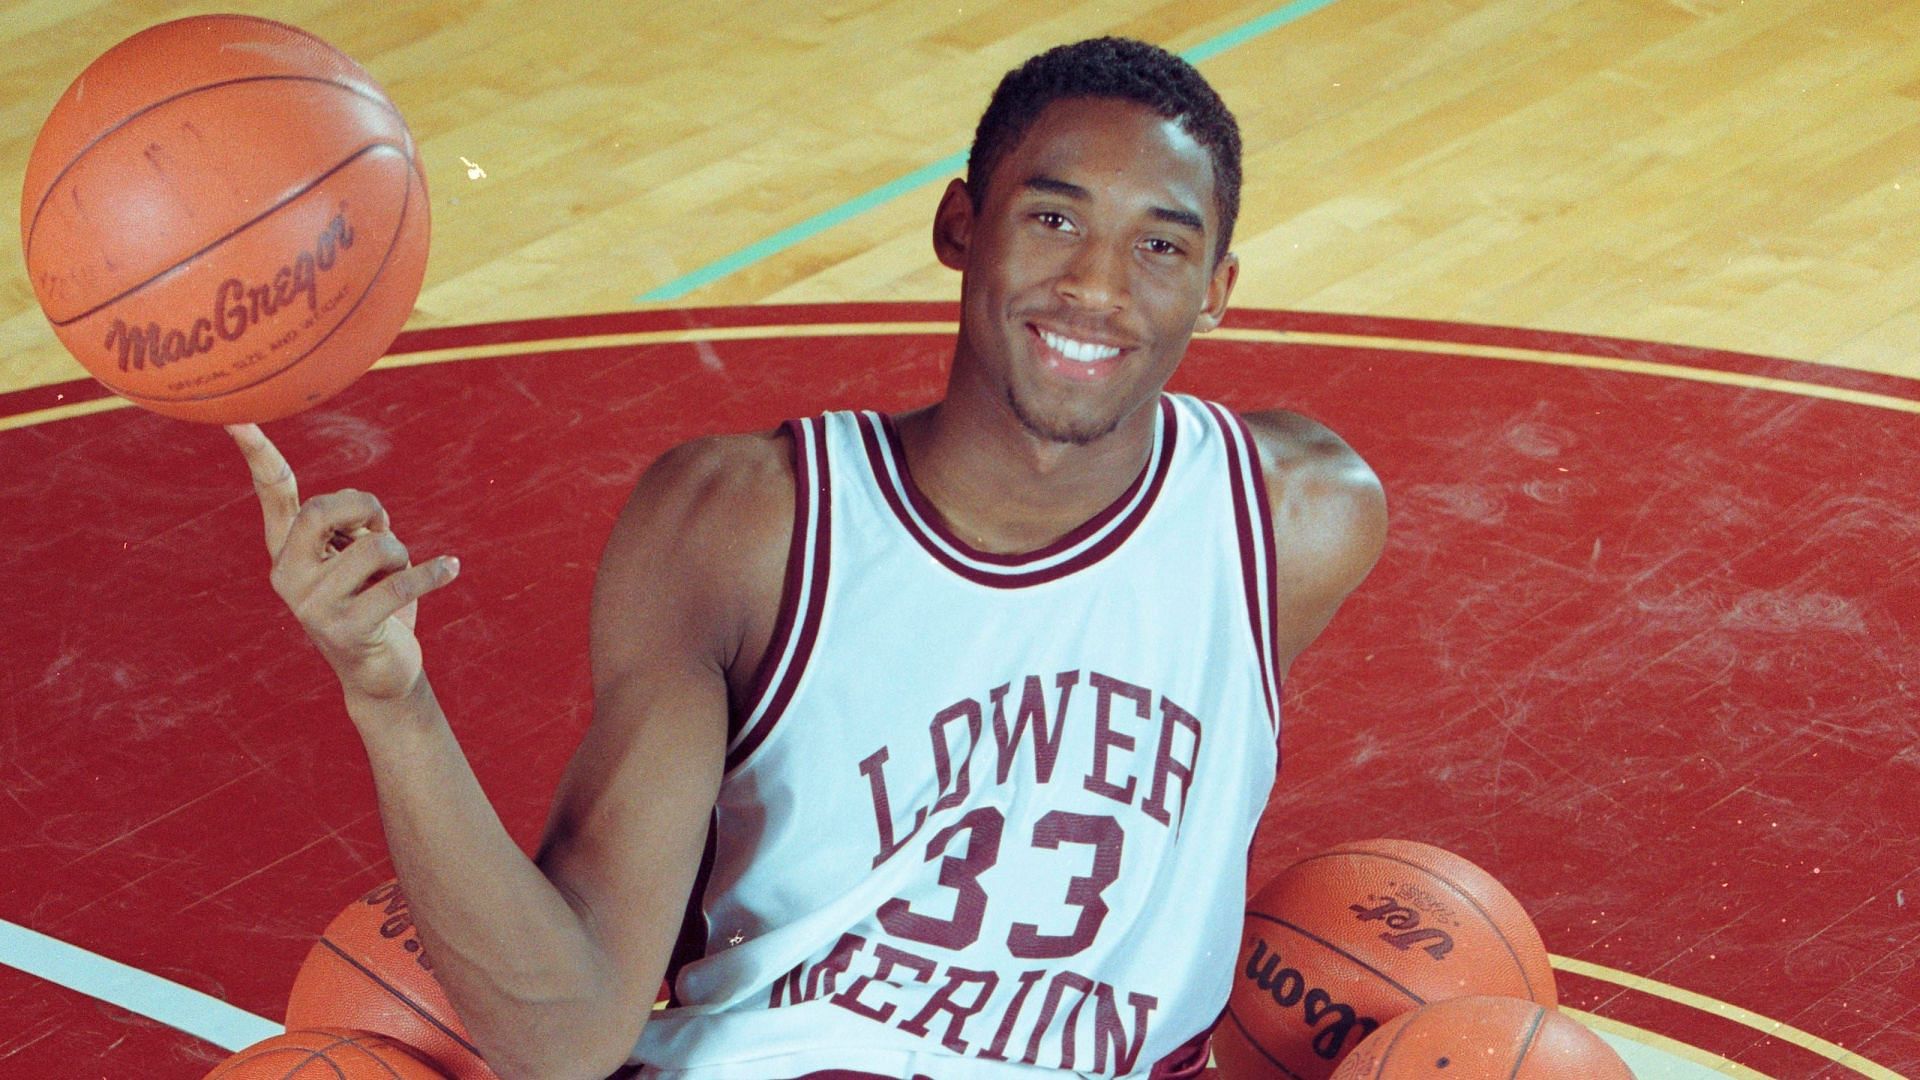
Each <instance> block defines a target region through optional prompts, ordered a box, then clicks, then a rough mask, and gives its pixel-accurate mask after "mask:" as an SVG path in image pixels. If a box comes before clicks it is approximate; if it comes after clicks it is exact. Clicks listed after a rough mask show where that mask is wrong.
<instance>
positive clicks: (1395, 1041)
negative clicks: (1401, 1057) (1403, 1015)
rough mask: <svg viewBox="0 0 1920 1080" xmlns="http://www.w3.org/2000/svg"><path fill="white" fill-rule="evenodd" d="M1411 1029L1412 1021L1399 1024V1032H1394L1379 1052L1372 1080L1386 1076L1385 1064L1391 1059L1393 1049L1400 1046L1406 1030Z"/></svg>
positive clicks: (1378, 1079)
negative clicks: (1378, 1059)
mask: <svg viewBox="0 0 1920 1080" xmlns="http://www.w3.org/2000/svg"><path fill="white" fill-rule="evenodd" d="M1412 1027H1413V1022H1412V1021H1408V1022H1406V1023H1404V1024H1401V1025H1400V1030H1399V1031H1396V1032H1394V1033H1393V1038H1391V1039H1388V1040H1387V1045H1386V1048H1385V1049H1384V1050H1381V1051H1380V1062H1379V1064H1377V1065H1375V1066H1374V1067H1373V1080H1380V1078H1381V1077H1382V1076H1385V1075H1386V1074H1387V1062H1388V1061H1389V1060H1390V1059H1391V1058H1392V1057H1393V1048H1394V1047H1395V1046H1398V1045H1399V1044H1400V1040H1401V1039H1402V1038H1404V1037H1405V1036H1406V1034H1407V1031H1408V1029H1410V1028H1412Z"/></svg>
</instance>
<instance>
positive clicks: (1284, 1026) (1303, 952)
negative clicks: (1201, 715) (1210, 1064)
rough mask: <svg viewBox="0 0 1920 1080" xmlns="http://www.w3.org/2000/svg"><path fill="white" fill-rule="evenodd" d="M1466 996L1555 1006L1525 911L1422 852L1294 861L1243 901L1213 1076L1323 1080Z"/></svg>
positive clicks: (1374, 850)
mask: <svg viewBox="0 0 1920 1080" xmlns="http://www.w3.org/2000/svg"><path fill="white" fill-rule="evenodd" d="M1472 994H1497V995H1504V996H1508V997H1515V998H1523V999H1526V1000H1528V1001H1532V1002H1537V1003H1539V1004H1541V1005H1544V1006H1547V1007H1548V1008H1552V1007H1553V1006H1554V1005H1555V1004H1556V1003H1557V1001H1558V996H1557V994H1556V991H1555V989H1554V984H1553V970H1552V968H1551V967H1550V966H1549V964H1548V961H1547V951H1546V948H1545V946H1544V945H1542V944H1541V941H1540V934H1539V932H1538V931H1537V930H1536V929H1534V926H1533V922H1532V920H1530V919H1528V918H1527V913H1526V912H1525V911H1524V910H1523V909H1522V908H1521V907H1520V904H1519V901H1517V900H1515V899H1514V898H1513V895H1512V894H1511V893H1509V892H1508V891H1507V890H1506V889H1505V888H1504V887H1503V886H1502V885H1501V884H1500V883H1499V882H1498V881H1495V880H1494V879H1493V877H1492V876H1491V875H1489V874H1488V873H1487V872H1486V871H1484V870H1482V869H1480V868H1479V867H1477V866H1475V865H1474V864H1472V863H1471V862H1468V861H1467V860H1466V859H1463V858H1461V857H1460V856H1458V855H1454V854H1452V853H1450V852H1447V851H1443V850H1441V849H1439V848H1436V847H1432V846H1429V845H1427V844H1419V843H1414V842H1411V841H1405V840H1365V841H1360V842H1358V843H1351V844H1343V845H1341V846H1339V847H1335V848H1332V849H1330V850H1327V851H1323V852H1321V853H1319V854H1317V855H1313V856H1310V857H1308V858H1305V859H1302V860H1300V861H1299V862H1297V863H1294V864H1293V865H1292V866H1290V867H1288V868H1287V869H1286V870H1283V871H1281V873H1280V874H1279V876H1277V877H1275V878H1274V879H1273V880H1272V881H1271V882H1269V883H1268V884H1267V886H1266V887H1265V888H1263V889H1261V890H1260V892H1259V893H1258V894H1256V895H1255V896H1254V898H1253V899H1252V900H1251V901H1249V902H1248V904H1247V916H1246V928H1245V932H1244V934H1243V935H1242V938H1241V945H1240V956H1239V962H1238V965H1237V966H1236V967H1235V969H1234V973H1233V990H1232V992H1231V995H1230V996H1229V998H1228V1004H1227V1016H1226V1018H1225V1019H1223V1020H1222V1021H1221V1023H1220V1026H1219V1028H1218V1030H1217V1031H1216V1033H1215V1052H1216V1054H1217V1055H1218V1057H1219V1060H1220V1066H1221V1075H1222V1076H1223V1077H1230V1078H1247V1077H1259V1078H1265V1077H1298V1078H1305V1080H1322V1078H1324V1077H1326V1076H1328V1075H1329V1074H1331V1073H1332V1072H1333V1068H1334V1065H1335V1064H1336V1063H1338V1062H1339V1060H1340V1059H1341V1057H1343V1056H1344V1055H1345V1054H1346V1053H1347V1052H1349V1051H1351V1050H1352V1049H1353V1048H1354V1046H1356V1045H1358V1044H1359V1042H1360V1040H1362V1039H1364V1038H1366V1037H1367V1035H1369V1034H1370V1033H1372V1032H1373V1031H1374V1030H1375V1029H1376V1028H1378V1027H1379V1026H1380V1025H1382V1024H1384V1023H1385V1022H1387V1021H1388V1020H1390V1019H1392V1018H1393V1017H1395V1016H1398V1015H1399V1014H1401V1013H1403V1012H1407V1011H1409V1010H1411V1009H1414V1008H1417V1007H1418V1006H1420V1005H1424V1004H1426V1003H1427V1002H1430V1001H1439V1000H1442V999H1445V998H1454V997H1464V996H1467V995H1472Z"/></svg>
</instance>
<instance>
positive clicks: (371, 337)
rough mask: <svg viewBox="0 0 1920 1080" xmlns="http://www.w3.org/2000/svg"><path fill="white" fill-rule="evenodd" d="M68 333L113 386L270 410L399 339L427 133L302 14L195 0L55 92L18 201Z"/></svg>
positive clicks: (240, 409)
mask: <svg viewBox="0 0 1920 1080" xmlns="http://www.w3.org/2000/svg"><path fill="white" fill-rule="evenodd" d="M20 243H21V248H22V249H23V251H24V252H25V253H26V263H27V274H28V276H29V277H30V278H31V279H32V281H33V291H34V295H35V296H36V297H37V298H38V300H39V302H40V308H41V310H42V311H43V312H45V314H46V316H47V319H48V321H50V322H51V323H52V324H53V329H54V332H55V333H56V334H57V335H59V338H60V340H61V342H62V343H63V344H65V345H66V347H67V350H68V351H69V352H71V353H73V355H74V357H75V358H77V359H78V360H79V361H80V363H81V365H82V366H84V367H85V368H86V369H87V370H88V371H89V372H92V373H93V375H94V377H95V378H97V379H99V380H100V381H101V382H102V383H104V384H106V385H107V387H109V388H110V389H112V390H113V391H114V392H116V393H118V394H120V395H122V396H124V397H126V398H127V399H129V400H131V401H133V402H134V403H136V404H138V405H143V406H145V407H147V408H149V409H152V410H153V411H155V412H158V413H163V414H165V415H167V416H174V417H180V418H183V419H188V420H200V421H206V422H209V423H234V422H242V421H263V420H273V419H278V418H280V417H283V416H288V415H290V414H292V413H296V412H299V411H300V410H302V409H305V408H308V407H310V406H312V405H314V404H317V403H318V402H320V401H323V400H325V399H326V398H328V397H330V396H332V395H333V394H335V393H337V392H338V391H340V390H341V389H343V388H345V387H346V386H347V384H349V383H351V382H352V381H353V380H355V379H356V378H358V377H359V376H360V375H361V374H362V373H363V372H365V371H366V370H367V368H368V367H370V366H372V364H373V362H374V361H375V360H377V359H379V358H380V355H381V354H382V353H383V352H385V351H386V349H387V347H388V346H389V345H391V344H392V343H393V339H394V336H395V335H396V334H397V333H398V332H399V330H400V327H401V324H402V323H404V322H405V321H406V319H407V315H408V314H409V313H410V312H411V311H412V310H413V302H414V299H415V298H416V297H417V296H418V295H419V293H420V282H421V279H422V278H423V277H424V275H425V273H426V262H427V189H426V181H425V180H424V179H423V177H422V174H421V171H420V163H419V160H418V156H417V153H416V151H415V147H414V143H413V137H412V136H411V135H410V134H409V133H408V131H407V126H406V124H405V123H404V122H403V121H402V120H401V118H400V114H399V112H398V111H396V110H395V109H394V107H393V103H392V102H391V101H389V100H388V99H387V96H386V94H385V93H384V92H383V91H382V90H381V89H380V87H379V86H378V85H376V84H375V83H374V81H373V79H372V78H371V77H370V76H368V74H367V73H366V71H364V70H362V68H361V67H360V65H358V64H356V63H354V62H353V60H351V59H349V58H348V57H347V56H346V55H344V54H342V53H341V52H339V51H338V50H336V49H334V48H333V47H332V46H330V45H328V44H326V43H325V42H323V41H321V40H320V39H318V38H316V37H314V36H313V35H311V34H308V33H307V32H305V31H303V30H299V29H296V28H294V27H291V26H287V25H285V24H282V23H277V22H272V21H270V20H267V19H258V18H253V17H251V16H246V15H196V16H193V17H191V18H185V19H180V20H177V21H175V22H169V23H164V24H162V25H159V26H155V27H152V28H150V29H147V30H143V31H141V32H140V33H138V34H135V35H133V36H132V37H130V38H128V39H126V40H125V41H122V42H121V43H120V44H118V45H115V46H114V47H113V48H111V49H109V50H107V52H106V53H105V54H103V55H102V56H101V57H100V58H99V59H97V60H95V61H94V62H93V63H92V64H91V65H89V66H88V67H87V69H86V70H85V71H82V72H81V73H80V76H79V78H77V79H75V80H74V81H73V85H71V86H69V87H68V88H67V91H66V93H65V94H63V95H61V97H60V100H59V101H58V102H57V103H56V104H55V105H54V107H53V112H52V115H50V116H49V117H48V118H47V121H46V124H45V125H44V126H43V127H42V128H41V129H40V135H39V138H38V139H37V140H36V141H35V143H34V146H33V153H32V155H31V157H30V158H29V159H28V162H27V172H26V183H25V186H24V190H23V191H22V194H21V200H20Z"/></svg>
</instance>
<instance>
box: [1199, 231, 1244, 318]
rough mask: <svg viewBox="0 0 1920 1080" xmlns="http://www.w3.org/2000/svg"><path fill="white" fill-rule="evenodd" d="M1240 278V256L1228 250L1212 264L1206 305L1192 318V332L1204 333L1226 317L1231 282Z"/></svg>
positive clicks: (1231, 290)
mask: <svg viewBox="0 0 1920 1080" xmlns="http://www.w3.org/2000/svg"><path fill="white" fill-rule="evenodd" d="M1238 280H1240V256H1238V255H1235V254H1234V253H1233V252H1231V251H1229V252H1227V253H1226V254H1224V255H1222V256H1220V261H1219V262H1217V263H1214V264H1213V276H1212V277H1211V278H1209V279H1207V301H1206V306H1205V307H1203V308H1201V309H1200V314H1199V316H1198V317H1196V318H1195V319H1194V320H1193V332H1194V333H1196V334H1204V333H1206V332H1207V331H1209V330H1212V329H1214V328H1215V327H1217V326H1219V325H1220V322H1221V320H1223V319H1225V318H1226V317H1227V297H1229V296H1232V295H1233V283H1234V282H1236V281H1238Z"/></svg>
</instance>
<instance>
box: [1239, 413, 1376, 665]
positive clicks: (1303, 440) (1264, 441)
mask: <svg viewBox="0 0 1920 1080" xmlns="http://www.w3.org/2000/svg"><path fill="white" fill-rule="evenodd" d="M1244 419H1245V420H1246V422H1247V428H1248V430H1250V431H1252V432H1253V438H1254V442H1255V443H1256V444H1257V445H1258V446H1259V448H1260V457H1261V466H1262V472H1263V473H1264V475H1265V479H1266V482H1267V498H1268V502H1269V504H1270V506H1271V509H1272V512H1273V522H1272V524H1273V535H1274V542H1275V549H1276V551H1277V552H1278V556H1279V562H1278V564H1277V566H1276V568H1275V577H1276V592H1277V596H1278V601H1279V609H1278V610H1277V611H1276V612H1275V623H1276V630H1277V633H1278V644H1279V649H1280V654H1281V659H1282V663H1283V665H1284V664H1290V663H1292V661H1293V658H1294V657H1295V656H1297V655H1298V654H1299V653H1300V651H1301V650H1302V649H1305V648H1306V647H1307V644H1308V643H1309V642H1311V641H1312V640H1313V639H1314V638H1315V637H1316V636H1318V634H1319V633H1320V631H1321V629H1323V628H1324V627H1325V626H1326V625H1327V622H1328V620H1330V619H1332V618H1333V613H1334V611H1335V610H1336V609H1338V608H1339V606H1340V603H1341V601H1343V600H1345V599H1346V597H1347V594H1348V593H1350V592H1352V591H1353V590H1354V589H1355V588H1356V587H1358V586H1359V584H1360V582H1361V581H1363V580H1365V578H1366V576H1367V573H1368V572H1369V571H1370V570H1372V569H1373V564H1374V563H1375V562H1377V561H1378V560H1379V558H1380V553H1381V551H1382V550H1383V549H1384V547H1385V546H1386V539H1387V498H1386V493H1385V492H1384V491H1383V490H1382V488H1381V485H1380V478H1379V477H1378V476H1376V475H1374V471H1373V469H1372V468H1371V467H1370V466H1369V465H1368V464H1367V463H1366V461H1365V460H1364V459H1363V458H1361V456H1360V455H1359V454H1358V453H1357V452H1355V451H1354V449H1353V447H1351V446H1349V445H1347V443H1346V441H1345V440H1344V439H1342V438H1340V436H1338V435H1336V434H1334V433H1333V431H1332V430H1330V429H1329V428H1328V427H1327V426H1326V425H1324V424H1322V423H1320V422H1319V421H1316V420H1311V419H1309V418H1307V417H1304V416H1301V415H1300V414H1298V413H1292V412H1286V411H1283V410H1274V411H1271V412H1257V413H1248V414H1246V415H1245V417H1244Z"/></svg>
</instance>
